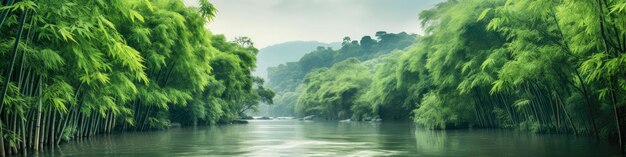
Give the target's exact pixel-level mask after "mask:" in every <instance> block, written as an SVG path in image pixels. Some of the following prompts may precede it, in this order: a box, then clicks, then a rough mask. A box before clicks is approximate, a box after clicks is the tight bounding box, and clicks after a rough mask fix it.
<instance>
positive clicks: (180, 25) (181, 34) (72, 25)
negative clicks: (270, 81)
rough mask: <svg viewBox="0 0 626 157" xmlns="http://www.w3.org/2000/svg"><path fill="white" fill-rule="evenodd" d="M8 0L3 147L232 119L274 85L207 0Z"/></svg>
mask: <svg viewBox="0 0 626 157" xmlns="http://www.w3.org/2000/svg"><path fill="white" fill-rule="evenodd" d="M199 2H200V5H199V7H197V8H195V7H187V6H185V4H184V3H183V2H182V1H178V0H90V1H73V0H2V1H0V3H1V4H2V5H1V6H0V35H1V36H0V60H1V61H2V62H0V69H1V70H2V75H1V76H0V80H2V82H0V87H1V89H2V90H1V91H0V93H1V97H0V104H1V106H0V128H2V129H0V155H2V156H5V155H7V154H18V153H23V154H26V153H32V152H37V151H39V150H41V149H42V147H44V146H47V145H57V144H59V143H61V142H63V141H67V140H71V139H81V138H85V137H89V136H93V135H96V134H103V133H111V132H119V131H142V130H154V129H164V128H167V127H168V126H169V125H170V123H174V122H176V123H181V124H182V125H210V124H216V123H229V122H230V120H233V119H236V118H238V117H239V116H242V114H243V113H244V112H245V111H246V110H251V109H252V110H253V109H255V108H256V106H257V105H258V104H259V101H262V102H267V103H271V100H272V97H273V92H272V91H270V90H267V89H265V88H263V87H262V86H261V85H262V84H263V80H261V79H259V78H256V77H253V76H251V74H250V73H251V71H252V70H253V69H254V68H255V60H256V53H257V51H258V50H257V49H256V48H254V47H253V43H252V42H251V41H250V39H249V38H246V37H240V38H237V39H236V40H235V41H232V42H231V41H227V40H226V39H225V37H224V36H222V35H213V34H211V33H210V32H209V31H208V30H207V29H206V28H205V24H206V23H207V22H209V21H210V20H211V18H212V17H213V16H214V15H215V13H216V10H215V8H214V7H213V5H212V4H210V3H209V2H207V1H206V0H201V1H199Z"/></svg>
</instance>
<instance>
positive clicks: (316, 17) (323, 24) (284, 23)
mask: <svg viewBox="0 0 626 157" xmlns="http://www.w3.org/2000/svg"><path fill="white" fill-rule="evenodd" d="M187 1H188V4H191V5H194V4H197V2H195V0H187ZM209 1H210V2H211V3H213V4H214V5H215V6H216V8H217V9H218V14H217V17H216V18H215V19H214V21H212V22H211V23H210V24H209V25H208V27H209V29H211V31H212V32H214V33H216V34H225V35H226V36H227V37H228V38H229V39H232V38H234V37H236V36H248V37H250V38H252V40H253V41H254V42H255V44H256V45H255V46H256V47H257V48H263V47H265V46H269V45H272V44H278V43H282V42H286V41H294V40H301V41H311V40H315V41H322V42H337V41H340V40H341V39H342V38H343V37H345V36H350V37H351V38H353V39H360V37H361V36H363V35H372V34H374V33H375V32H376V31H380V30H384V31H387V32H401V31H406V32H410V33H420V32H421V29H420V25H419V21H418V13H419V11H420V10H424V9H427V8H430V7H432V6H434V5H435V4H436V3H438V2H442V1H443V0H209Z"/></svg>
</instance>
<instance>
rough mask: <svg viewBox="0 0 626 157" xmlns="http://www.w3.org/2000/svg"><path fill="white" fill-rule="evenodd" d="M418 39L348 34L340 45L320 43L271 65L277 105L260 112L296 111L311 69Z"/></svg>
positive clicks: (280, 113)
mask: <svg viewBox="0 0 626 157" xmlns="http://www.w3.org/2000/svg"><path fill="white" fill-rule="evenodd" d="M415 42H417V36H416V35H414V34H407V33H404V32H402V33H397V34H394V33H387V32H384V31H380V32H376V35H375V36H374V37H371V36H363V37H362V38H361V39H360V40H352V39H350V38H349V37H345V38H344V39H343V41H342V43H341V45H342V46H341V48H339V49H337V50H334V49H332V48H330V47H321V46H320V47H318V48H317V50H315V51H312V52H310V53H307V54H306V55H304V56H303V57H302V58H300V60H299V61H297V62H288V63H286V64H281V65H279V66H276V67H270V68H269V69H268V76H269V77H268V82H267V84H266V85H267V86H268V87H270V88H271V89H272V90H274V91H275V92H277V96H276V98H275V99H274V100H275V101H274V103H275V104H274V105H271V106H265V107H267V108H263V109H262V110H261V114H262V115H263V114H267V115H276V116H289V115H291V116H293V115H295V111H294V107H295V104H296V101H297V98H298V97H299V95H300V93H299V92H298V91H297V90H296V89H297V87H298V86H300V85H302V80H304V78H305V76H307V74H309V73H310V72H312V71H315V70H317V69H320V68H328V67H331V66H333V65H334V64H336V63H339V62H342V61H344V60H347V59H350V58H355V59H357V60H361V61H367V60H371V59H376V58H379V57H381V56H383V55H386V54H389V53H390V52H392V51H393V50H403V49H405V48H406V47H408V46H409V45H412V44H413V43H415Z"/></svg>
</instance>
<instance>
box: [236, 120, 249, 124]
mask: <svg viewBox="0 0 626 157" xmlns="http://www.w3.org/2000/svg"><path fill="white" fill-rule="evenodd" d="M233 124H248V121H247V120H244V119H235V120H233Z"/></svg>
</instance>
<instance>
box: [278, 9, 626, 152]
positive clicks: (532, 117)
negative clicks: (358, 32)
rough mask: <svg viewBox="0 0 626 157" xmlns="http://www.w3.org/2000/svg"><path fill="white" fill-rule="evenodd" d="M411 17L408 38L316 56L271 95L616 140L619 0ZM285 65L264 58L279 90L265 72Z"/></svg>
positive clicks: (334, 107) (424, 121) (621, 43)
mask: <svg viewBox="0 0 626 157" xmlns="http://www.w3.org/2000/svg"><path fill="white" fill-rule="evenodd" d="M420 20H421V24H422V26H423V28H424V29H425V32H426V33H425V34H424V35H423V36H417V37H416V39H417V40H415V42H414V44H413V45H412V46H409V47H407V48H404V47H395V48H396V49H399V50H400V51H394V52H391V53H388V54H386V55H380V56H377V57H374V58H366V57H365V58H364V57H361V58H359V56H358V55H357V56H356V58H352V59H346V60H344V61H341V62H339V61H337V62H335V63H336V64H334V63H333V64H331V65H329V66H326V67H328V68H326V67H324V66H320V68H318V69H317V70H311V71H310V72H306V73H305V74H302V75H306V76H305V77H303V79H302V80H300V81H295V84H291V85H281V86H291V87H293V88H294V90H293V92H288V93H286V94H282V93H280V92H279V95H278V96H277V103H280V101H283V99H284V100H287V101H290V102H293V103H294V104H296V105H295V106H293V107H292V108H293V111H294V112H295V113H296V114H298V115H300V116H305V115H320V116H322V117H325V118H327V119H344V118H351V119H353V120H367V119H369V118H371V117H382V119H383V120H385V121H387V120H402V119H409V118H410V119H412V120H414V121H415V122H416V123H417V124H420V125H423V126H425V127H428V128H432V129H450V128H464V127H482V128H511V129H519V130H527V131H531V132H545V133H571V134H579V135H590V136H596V137H603V138H608V139H610V141H614V143H616V145H617V144H619V145H620V148H622V149H623V142H624V133H625V131H624V130H625V129H626V128H624V126H625V125H624V123H625V121H624V117H625V116H626V113H625V111H626V110H625V105H626V104H625V103H626V56H625V54H626V1H623V0H450V1H447V2H443V3H440V4H438V5H436V6H435V7H434V8H432V9H429V10H426V11H423V12H421V13H420ZM380 41H381V40H378V41H377V42H380ZM363 43H364V42H363V40H361V42H360V43H359V42H354V44H355V45H356V46H358V45H359V44H360V45H361V46H363ZM347 46H354V45H345V44H344V47H343V48H342V49H345V48H348V47H347ZM316 52H317V51H316ZM312 53H314V52H312ZM337 53H342V52H341V50H340V51H339V52H337ZM367 53H368V52H367V51H365V50H361V54H363V55H366V54H367ZM305 57H306V56H305ZM303 59H304V58H303ZM301 61H302V60H301ZM290 64H296V63H288V64H286V65H281V66H279V67H277V68H274V69H270V71H269V72H270V73H269V76H270V77H269V78H270V79H269V82H270V87H272V88H273V89H276V90H277V91H280V90H281V89H283V88H281V86H278V87H275V86H273V85H272V84H271V83H272V82H274V81H275V80H276V76H273V75H280V74H289V75H293V74H294V72H293V71H297V70H291V71H290V70H288V68H287V67H289V65H290ZM299 64H302V63H299ZM274 83H276V82H274Z"/></svg>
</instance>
